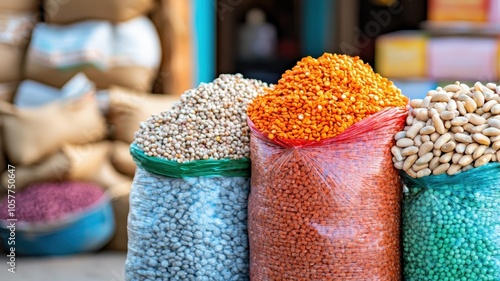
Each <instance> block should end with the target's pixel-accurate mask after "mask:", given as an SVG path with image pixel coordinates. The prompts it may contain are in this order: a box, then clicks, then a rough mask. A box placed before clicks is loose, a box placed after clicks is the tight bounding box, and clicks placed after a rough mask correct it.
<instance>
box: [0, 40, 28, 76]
mask: <svg viewBox="0 0 500 281" xmlns="http://www.w3.org/2000/svg"><path fill="white" fill-rule="evenodd" d="M24 53H25V48H24V47H20V46H15V45H10V44H5V43H0V62H1V66H0V83H7V82H12V81H20V80H21V79H22V69H23V57H24Z"/></svg>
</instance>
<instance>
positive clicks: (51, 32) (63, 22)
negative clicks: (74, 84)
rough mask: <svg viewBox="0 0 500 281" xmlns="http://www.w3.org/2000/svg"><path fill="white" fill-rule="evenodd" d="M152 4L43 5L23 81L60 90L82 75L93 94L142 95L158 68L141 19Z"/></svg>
mask: <svg viewBox="0 0 500 281" xmlns="http://www.w3.org/2000/svg"><path fill="white" fill-rule="evenodd" d="M153 4H154V1H153V0H142V1H118V0H107V1H97V0H96V1H91V2H89V1H81V0H71V1H64V2H62V3H61V1H44V11H45V21H46V22H45V23H41V24H38V25H37V26H36V27H35V29H34V31H33V39H32V41H31V43H30V45H29V48H28V53H27V57H26V63H25V74H26V78H28V79H32V80H35V81H38V82H41V83H44V84H47V85H50V86H54V87H62V85H63V84H64V83H66V82H67V81H68V80H69V79H70V78H71V77H73V76H74V75H75V74H76V73H77V72H79V71H82V72H84V73H85V75H87V76H88V77H89V79H90V80H92V81H93V82H95V83H96V86H97V88H99V89H107V88H109V87H110V86H111V85H118V86H123V87H127V88H130V89H136V90H139V91H144V92H148V91H150V90H151V86H152V83H153V81H154V79H155V78H156V76H157V73H158V69H159V67H160V63H161V45H160V39H159V35H158V33H157V31H156V28H155V26H154V25H153V23H152V22H151V21H150V20H149V19H148V18H147V17H146V16H145V14H146V13H147V12H148V11H149V10H150V9H151V8H152V7H153Z"/></svg>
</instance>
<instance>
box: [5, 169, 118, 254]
mask: <svg viewBox="0 0 500 281" xmlns="http://www.w3.org/2000/svg"><path fill="white" fill-rule="evenodd" d="M9 173H11V175H13V171H12V170H10V172H9ZM16 174H17V173H16ZM12 179H13V177H9V182H11V180H12ZM0 208H1V209H0V241H1V243H2V246H3V247H5V249H9V248H10V247H12V245H13V244H12V234H11V231H12V230H13V229H14V228H13V227H12V225H13V223H12V222H13V221H12V219H15V223H14V225H15V248H16V251H17V252H16V253H18V254H20V255H63V254H74V253H82V252H90V251H95V250H99V249H100V248H102V247H103V246H104V245H105V244H106V243H107V242H108V241H109V240H110V239H111V237H112V235H113V232H114V230H115V220H114V217H113V208H112V205H111V202H110V199H109V196H108V194H107V193H106V192H104V191H103V189H102V188H101V187H99V186H98V185H95V184H92V183H88V182H76V181H65V182H44V183H36V184H33V185H30V186H29V187H28V188H27V189H26V190H23V191H22V192H19V193H16V194H15V196H14V194H13V193H11V192H9V196H8V197H6V198H4V199H3V200H1V201H0ZM9 238H10V239H9Z"/></svg>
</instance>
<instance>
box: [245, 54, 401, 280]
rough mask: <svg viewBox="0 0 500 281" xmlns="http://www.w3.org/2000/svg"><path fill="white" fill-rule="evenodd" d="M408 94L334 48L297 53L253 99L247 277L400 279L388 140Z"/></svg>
mask: <svg viewBox="0 0 500 281" xmlns="http://www.w3.org/2000/svg"><path fill="white" fill-rule="evenodd" d="M311 65H312V66H315V65H317V66H318V67H311ZM342 65H343V66H345V67H346V68H342V67H341V66H342ZM306 66H307V68H306ZM336 68H338V69H343V71H340V72H335V71H333V70H335V69H336ZM305 69H307V70H308V71H305ZM306 73H309V77H308V76H307V75H306ZM301 74H302V75H303V76H300V75H301ZM312 74H313V76H315V77H316V78H314V79H313V78H311V77H310V76H311V75H312ZM297 77H298V78H297ZM324 77H329V78H330V79H329V80H328V81H330V84H329V85H328V84H327V83H326V81H327V80H325V79H324ZM304 80H307V81H304ZM348 80H350V81H349V82H348ZM359 80H364V81H365V82H364V83H365V84H364V85H369V87H371V88H370V90H368V92H363V94H360V91H361V90H360V88H359V86H357V85H361V84H363V82H362V81H359ZM325 83H326V85H328V86H326V85H325ZM318 84H319V90H318V91H317V92H313V91H311V89H317V88H316V85H318ZM374 89H377V90H376V91H375V90H374ZM378 89H383V90H382V91H380V92H379V91H378ZM327 92H328V94H325V93H327ZM280 93H281V94H280ZM319 93H322V94H323V96H321V95H320V94H319ZM302 94H304V96H305V98H301V96H302ZM343 95H344V96H345V97H343ZM365 95H366V96H368V99H367V98H365V97H364V96H365ZM370 95H371V96H370ZM289 96H292V97H293V98H292V99H291V100H293V101H292V102H290V101H288V100H289V99H288V97H289ZM296 96H298V97H299V98H298V99H296V98H295V97H296ZM314 97H316V99H315V98H314ZM334 97H337V100H335V98H334ZM339 97H340V98H341V99H342V101H341V99H340V98H339ZM375 97H377V98H375ZM325 101H326V103H325ZM347 101H349V102H347ZM380 101H382V102H383V103H382V104H381V103H380ZM339 103H341V104H340V105H339ZM406 103H407V99H406V97H404V96H402V95H401V93H400V91H399V90H397V89H396V88H395V87H394V86H392V83H390V82H389V81H388V80H386V79H385V78H382V77H380V76H379V75H378V74H374V73H373V71H372V70H371V68H369V66H367V65H365V64H363V63H362V62H361V60H359V59H358V58H351V57H348V56H343V55H331V54H325V55H323V56H322V57H320V58H319V59H317V60H315V59H312V58H310V57H308V58H305V59H303V60H302V61H301V62H299V63H298V64H297V66H296V67H294V68H293V69H292V70H291V71H287V72H286V73H285V74H284V75H283V78H282V79H281V80H280V83H279V84H278V85H277V86H276V87H275V88H274V89H270V90H269V91H268V93H267V94H266V95H264V96H260V97H258V98H257V99H256V100H254V102H253V104H252V106H250V108H249V111H248V112H249V118H250V120H251V122H250V128H251V130H252V134H251V145H250V146H251V155H252V156H251V157H252V188H251V193H250V196H249V207H248V212H249V213H248V216H249V226H248V228H249V241H250V262H251V264H250V275H251V280H304V281H305V280H308V281H309V280H338V281H345V280H356V281H358V280H387V281H393V280H394V281H396V280H400V279H401V263H400V256H401V252H400V241H401V240H400V210H401V206H400V202H401V184H400V180H399V176H398V173H397V171H396V170H395V169H394V168H393V166H392V155H391V152H390V149H391V146H392V145H393V142H394V141H393V136H394V134H395V133H396V132H398V130H400V129H401V128H402V127H403V126H404V121H405V118H406V116H407V111H406V109H405V105H406ZM318 105H321V108H322V110H320V109H318ZM273 107H275V108H276V110H275V109H272V108H273ZM387 107H390V108H387ZM384 108H385V109H384ZM287 114H288V115H287ZM299 114H303V116H304V118H303V119H302V118H299ZM283 116H286V117H283ZM349 116H350V117H349ZM306 117H308V119H306ZM304 120H306V121H304ZM324 120H327V121H324ZM333 120H335V121H333ZM337 120H338V121H337ZM307 121H309V122H307ZM330 122H331V123H330ZM276 124H280V125H276ZM294 126H295V127H294ZM325 128H328V129H325ZM306 129H308V130H306Z"/></svg>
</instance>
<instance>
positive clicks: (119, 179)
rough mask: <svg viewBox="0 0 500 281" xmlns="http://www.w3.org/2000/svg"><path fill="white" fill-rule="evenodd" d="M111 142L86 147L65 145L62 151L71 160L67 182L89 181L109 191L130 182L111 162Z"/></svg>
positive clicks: (85, 145)
mask: <svg viewBox="0 0 500 281" xmlns="http://www.w3.org/2000/svg"><path fill="white" fill-rule="evenodd" d="M111 149H112V146H111V142H109V141H102V142H98V143H90V144H84V145H64V146H63V148H62V150H63V152H64V154H65V155H66V157H68V159H69V166H70V167H69V169H68V172H67V175H66V176H65V179H66V180H74V181H89V182H93V183H96V184H98V185H99V186H101V187H103V188H105V189H107V188H110V187H112V186H116V185H118V184H121V183H123V182H127V181H130V179H131V178H129V177H126V176H124V175H122V174H120V173H118V172H117V171H116V169H115V168H114V167H113V165H112V164H111V162H110V156H111Z"/></svg>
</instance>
